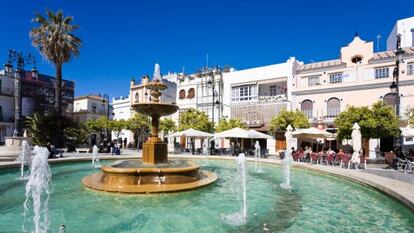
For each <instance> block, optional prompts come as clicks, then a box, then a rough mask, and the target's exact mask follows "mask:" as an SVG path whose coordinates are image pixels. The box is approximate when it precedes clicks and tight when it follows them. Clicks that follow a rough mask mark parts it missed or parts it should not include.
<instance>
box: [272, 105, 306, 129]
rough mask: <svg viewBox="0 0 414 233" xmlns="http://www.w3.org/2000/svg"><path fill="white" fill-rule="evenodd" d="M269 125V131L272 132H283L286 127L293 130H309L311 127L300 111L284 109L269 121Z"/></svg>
mask: <svg viewBox="0 0 414 233" xmlns="http://www.w3.org/2000/svg"><path fill="white" fill-rule="evenodd" d="M269 125H270V130H271V131H273V132H276V131H285V130H286V128H287V127H288V125H291V126H292V127H293V128H295V129H297V128H309V127H310V126H311V124H310V123H309V119H308V117H307V116H306V115H305V114H304V113H303V112H302V111H299V110H295V111H288V110H286V109H285V108H284V109H282V110H281V111H280V112H279V113H278V114H277V115H276V116H274V117H273V118H272V119H271V120H270V124H269Z"/></svg>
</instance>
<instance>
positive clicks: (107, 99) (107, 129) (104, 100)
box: [102, 94, 110, 140]
mask: <svg viewBox="0 0 414 233" xmlns="http://www.w3.org/2000/svg"><path fill="white" fill-rule="evenodd" d="M105 102H107V111H106V136H107V137H108V140H109V139H110V137H109V127H108V123H109V95H108V94H103V95H102V103H105Z"/></svg>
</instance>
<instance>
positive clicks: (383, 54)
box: [370, 47, 414, 61]
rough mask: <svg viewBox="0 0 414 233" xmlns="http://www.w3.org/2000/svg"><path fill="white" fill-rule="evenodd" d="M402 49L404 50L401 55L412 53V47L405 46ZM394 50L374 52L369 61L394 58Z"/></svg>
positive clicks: (413, 52) (413, 53)
mask: <svg viewBox="0 0 414 233" xmlns="http://www.w3.org/2000/svg"><path fill="white" fill-rule="evenodd" d="M402 50H403V51H404V54H403V56H404V55H405V56H407V55H414V47H406V48H402ZM395 52H396V50H388V51H384V52H379V53H374V57H373V58H372V59H371V60H370V61H372V60H382V59H390V58H395Z"/></svg>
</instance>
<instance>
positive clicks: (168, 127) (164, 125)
mask: <svg viewBox="0 0 414 233" xmlns="http://www.w3.org/2000/svg"><path fill="white" fill-rule="evenodd" d="M159 130H160V132H162V133H163V134H164V135H166V134H168V133H169V132H173V131H176V130H177V126H176V125H175V122H174V121H173V120H171V119H170V118H163V119H161V120H160V127H159Z"/></svg>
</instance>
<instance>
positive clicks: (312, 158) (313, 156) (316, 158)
mask: <svg viewBox="0 0 414 233" xmlns="http://www.w3.org/2000/svg"><path fill="white" fill-rule="evenodd" d="M313 162H316V164H319V156H318V153H316V152H312V153H311V156H310V163H313Z"/></svg>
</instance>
